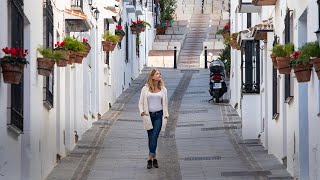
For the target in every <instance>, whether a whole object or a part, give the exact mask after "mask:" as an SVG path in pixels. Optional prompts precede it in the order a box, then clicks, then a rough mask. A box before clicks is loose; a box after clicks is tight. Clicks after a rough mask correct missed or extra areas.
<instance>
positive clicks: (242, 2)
mask: <svg viewBox="0 0 320 180" xmlns="http://www.w3.org/2000/svg"><path fill="white" fill-rule="evenodd" d="M251 2H252V0H239V6H238V12H239V13H258V12H260V11H261V7H259V6H255V5H254V4H252V3H251Z"/></svg>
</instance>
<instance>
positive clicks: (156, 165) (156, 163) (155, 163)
mask: <svg viewBox="0 0 320 180" xmlns="http://www.w3.org/2000/svg"><path fill="white" fill-rule="evenodd" d="M152 163H153V166H154V167H155V168H158V167H159V166H158V161H157V160H156V159H153V162H152Z"/></svg>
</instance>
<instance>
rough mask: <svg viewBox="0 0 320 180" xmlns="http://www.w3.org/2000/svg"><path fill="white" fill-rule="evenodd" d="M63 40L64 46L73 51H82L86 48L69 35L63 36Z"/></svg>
mask: <svg viewBox="0 0 320 180" xmlns="http://www.w3.org/2000/svg"><path fill="white" fill-rule="evenodd" d="M64 42H65V45H64V46H65V48H67V49H68V50H70V51H75V52H81V51H82V52H83V51H85V50H86V48H85V45H84V44H83V43H82V42H80V41H78V40H77V39H74V38H71V37H66V38H64Z"/></svg>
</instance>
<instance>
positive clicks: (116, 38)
mask: <svg viewBox="0 0 320 180" xmlns="http://www.w3.org/2000/svg"><path fill="white" fill-rule="evenodd" d="M102 38H103V39H104V40H106V41H112V42H114V43H118V42H119V41H120V38H119V36H117V35H114V34H112V33H111V32H110V31H106V32H105V33H104V34H103V35H102Z"/></svg>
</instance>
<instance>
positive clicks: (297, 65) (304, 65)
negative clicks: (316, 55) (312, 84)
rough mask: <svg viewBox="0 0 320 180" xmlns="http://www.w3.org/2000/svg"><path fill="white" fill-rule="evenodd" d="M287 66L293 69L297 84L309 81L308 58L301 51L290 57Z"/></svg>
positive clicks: (310, 66)
mask: <svg viewBox="0 0 320 180" xmlns="http://www.w3.org/2000/svg"><path fill="white" fill-rule="evenodd" d="M291 58H292V60H291V61H290V63H289V66H290V67H291V68H293V71H294V73H295V75H296V78H297V81H298V82H299V83H302V82H308V81H310V77H311V68H312V64H310V56H309V55H308V54H306V53H305V52H303V51H296V52H294V53H293V54H292V55H291Z"/></svg>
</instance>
